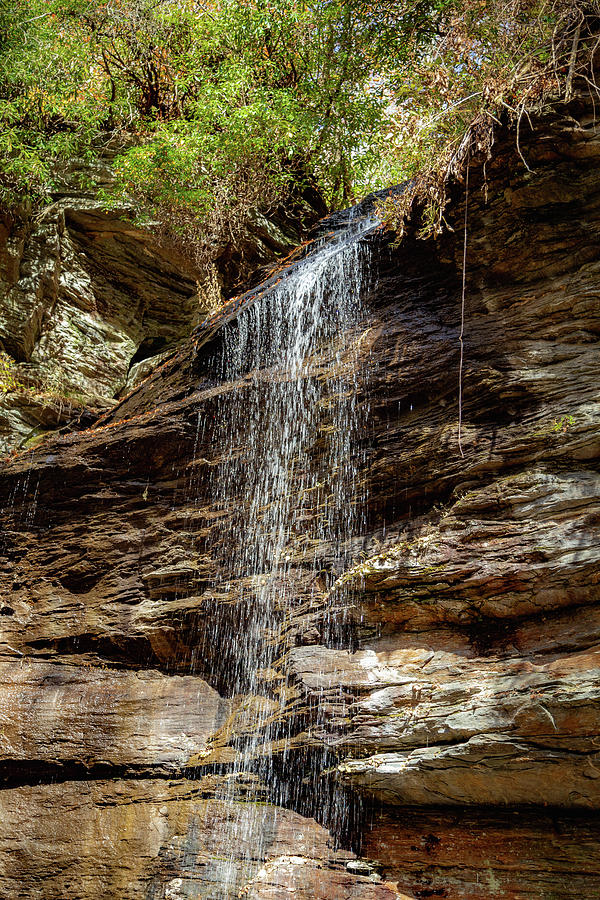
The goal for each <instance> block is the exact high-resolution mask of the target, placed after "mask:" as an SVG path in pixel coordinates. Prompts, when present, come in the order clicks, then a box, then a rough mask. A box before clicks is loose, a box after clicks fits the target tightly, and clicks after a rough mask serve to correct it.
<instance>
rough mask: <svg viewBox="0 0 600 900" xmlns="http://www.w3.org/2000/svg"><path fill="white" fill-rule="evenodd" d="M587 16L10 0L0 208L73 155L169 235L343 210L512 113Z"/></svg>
mask: <svg viewBox="0 0 600 900" xmlns="http://www.w3.org/2000/svg"><path fill="white" fill-rule="evenodd" d="M592 5H595V4H592ZM584 15H585V13H584V11H582V8H580V7H579V5H578V4H577V3H575V2H570V0H567V2H563V0H560V2H559V0H467V2H458V0H0V52H1V55H0V203H2V204H3V205H4V206H11V205H14V204H16V203H18V202H20V201H21V200H22V199H23V198H24V197H28V198H30V199H33V200H34V201H35V200H41V199H43V198H47V197H49V196H51V194H52V191H53V190H55V189H56V185H57V179H59V178H60V172H61V168H62V167H64V166H65V165H66V164H67V163H68V161H69V160H70V159H72V158H73V157H80V158H84V159H85V158H87V159H89V160H90V161H91V160H93V159H95V158H96V157H97V156H98V155H100V154H101V153H102V152H103V148H106V146H111V147H118V148H120V152H119V153H118V154H117V156H116V159H115V161H114V165H115V169H116V173H117V181H116V184H115V185H114V187H113V188H112V192H111V195H110V197H109V196H107V202H115V201H116V200H118V199H119V198H120V199H123V198H133V199H134V200H136V202H137V203H138V204H139V205H140V206H141V207H143V208H144V209H146V210H147V211H148V213H149V214H151V215H153V216H155V217H158V219H159V220H161V221H163V222H167V223H170V226H169V227H170V228H171V230H172V231H174V232H175V233H177V232H178V231H179V232H180V233H181V234H188V235H189V233H190V229H191V232H194V228H197V224H198V223H204V226H203V227H204V231H205V234H207V235H208V236H209V238H210V240H213V241H217V242H218V241H219V240H222V239H223V235H224V233H225V232H227V230H228V229H229V230H231V228H232V227H233V225H234V224H235V221H236V220H239V219H243V217H244V216H245V215H247V213H248V212H249V210H250V209H251V208H252V207H253V206H256V205H257V204H259V205H260V204H262V205H263V207H264V206H268V204H269V203H272V202H275V201H276V200H277V199H278V198H279V197H281V196H283V195H284V194H285V193H286V192H289V190H290V189H291V187H292V185H293V186H295V187H296V188H298V187H299V186H300V187H310V189H311V190H313V191H316V192H318V193H319V194H320V195H321V197H322V198H324V200H325V202H326V203H327V204H328V205H329V206H331V207H336V206H339V205H342V204H345V203H348V202H349V201H351V200H352V199H353V198H354V197H355V196H357V195H360V194H362V193H365V192H366V191H368V190H369V189H372V188H374V187H382V186H384V185H385V184H387V183H391V182H393V181H397V180H400V179H401V178H404V177H408V176H412V175H414V173H415V172H416V171H417V170H418V169H419V167H422V165H423V162H424V161H425V162H432V161H434V160H435V158H436V156H438V155H439V154H443V152H444V151H445V149H447V147H448V146H451V145H452V142H453V141H455V140H457V139H459V137H460V134H461V133H462V132H464V128H465V127H466V125H468V122H469V121H470V120H471V119H472V118H473V116H474V115H476V114H477V112H478V111H479V110H480V109H481V108H482V107H483V106H484V105H485V104H488V106H489V105H490V103H491V104H492V105H493V104H496V105H498V104H499V103H500V102H502V103H504V104H508V105H510V101H512V102H515V100H514V97H509V96H508V95H509V93H510V90H509V87H508V86H509V85H511V84H513V82H514V83H516V80H518V79H517V78H516V76H517V73H519V72H520V74H521V75H522V72H521V70H520V69H519V67H521V69H523V67H524V69H523V71H527V72H529V73H531V72H533V74H534V76H536V77H537V75H539V72H540V71H541V70H542V69H544V67H545V66H546V67H547V65H548V60H549V58H550V56H551V55H552V54H554V55H555V56H556V48H557V47H558V52H559V56H560V54H563V55H562V56H560V59H561V60H563V58H564V54H565V53H568V52H569V51H570V49H571V45H570V43H569V41H568V40H567V41H566V43H565V42H564V41H563V36H564V34H565V33H567V34H568V35H571V33H572V31H573V29H574V28H576V24H577V21H578V16H579V17H583V16H584ZM561 29H562V30H561ZM569 29H570V30H569ZM561 41H563V43H561ZM563 44H564V46H563ZM553 61H554V62H556V59H554V60H553ZM555 68H556V67H555ZM534 80H535V79H534ZM532 84H533V82H532ZM536 84H538V87H536V88H535V90H538V88H539V79H538V81H537V82H536ZM532 90H533V89H532ZM490 98H491V100H490Z"/></svg>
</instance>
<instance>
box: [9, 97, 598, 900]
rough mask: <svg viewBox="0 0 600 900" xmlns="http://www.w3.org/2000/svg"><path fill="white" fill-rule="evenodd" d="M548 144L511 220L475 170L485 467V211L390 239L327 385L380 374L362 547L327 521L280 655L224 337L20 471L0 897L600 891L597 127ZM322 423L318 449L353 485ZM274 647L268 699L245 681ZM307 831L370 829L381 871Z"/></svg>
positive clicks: (281, 616)
mask: <svg viewBox="0 0 600 900" xmlns="http://www.w3.org/2000/svg"><path fill="white" fill-rule="evenodd" d="M534 126H535V129H536V131H535V133H533V134H527V130H526V128H525V127H524V129H523V133H522V135H521V146H522V150H523V152H524V153H525V154H526V156H527V159H528V160H529V163H530V165H531V168H532V169H533V172H531V173H528V172H527V171H526V170H525V169H524V168H523V166H522V164H521V163H520V162H519V159H518V154H517V152H516V148H515V144H514V135H510V134H507V133H502V132H500V133H499V135H498V140H497V144H496V146H495V148H494V150H493V155H492V158H491V159H490V160H489V161H488V164H487V167H486V171H487V182H488V183H487V196H488V200H487V202H486V195H485V192H484V191H482V190H481V186H482V171H481V168H480V166H479V164H478V163H474V165H473V170H472V173H471V175H472V177H471V188H470V191H471V196H470V203H469V209H470V212H469V230H468V250H469V253H468V259H469V265H468V272H467V275H468V287H469V289H468V292H467V303H466V317H465V372H464V397H463V410H462V414H463V423H464V425H463V433H462V447H463V451H464V456H463V455H461V452H460V449H459V447H458V443H457V420H458V406H457V372H458V341H457V337H458V332H459V327H460V276H461V271H460V268H461V237H462V235H461V233H460V229H461V224H460V223H461V222H462V216H463V208H462V200H461V192H460V189H459V188H458V187H457V188H456V197H455V201H454V203H453V205H452V206H451V208H450V210H449V213H448V218H449V221H450V224H452V225H453V226H454V227H455V229H456V230H455V232H454V233H452V232H449V233H447V234H445V235H443V236H441V237H440V239H439V240H438V241H437V242H434V241H430V242H424V243H423V242H417V241H413V240H412V239H411V238H410V236H409V237H408V238H406V239H405V240H404V241H403V242H402V244H401V245H400V247H393V246H390V242H389V239H388V237H387V236H386V235H384V234H382V233H381V232H378V233H376V234H374V235H372V236H371V237H370V238H369V242H370V246H371V250H372V257H373V266H374V269H375V268H376V269H377V273H378V280H377V284H374V285H372V288H371V290H370V292H369V296H368V298H367V305H368V310H367V317H366V320H365V322H364V323H362V324H361V326H360V328H359V329H355V330H353V331H352V332H351V333H348V334H346V335H339V336H337V337H336V339H335V341H333V342H331V343H330V344H328V345H326V346H323V348H322V350H321V352H320V355H319V356H318V357H315V358H314V359H312V360H311V366H310V370H309V371H308V372H307V374H306V377H307V378H313V379H315V380H321V381H326V380H327V379H328V377H329V376H330V375H331V373H332V372H333V371H334V369H335V367H336V366H338V367H339V366H340V365H341V364H344V363H345V364H349V363H348V360H352V359H353V358H355V357H356V353H355V355H354V357H353V356H352V354H351V353H350V352H349V351H348V352H345V351H346V350H348V348H349V347H354V350H355V351H356V349H357V348H358V357H359V359H358V365H357V369H356V372H355V373H354V377H355V379H356V384H357V390H358V396H359V398H360V400H361V402H362V403H364V404H365V406H366V407H368V424H367V426H366V428H365V431H364V433H363V434H361V435H360V441H359V443H360V447H359V448H358V449H357V450H356V461H357V469H358V475H357V484H356V492H357V494H358V495H360V494H361V493H362V492H363V491H364V490H366V492H367V495H368V500H369V503H368V509H367V511H366V519H365V526H364V528H363V529H362V532H361V534H360V535H359V536H357V537H356V538H355V539H354V540H352V541H351V542H350V544H349V545H348V546H346V547H340V546H338V545H337V544H336V542H335V540H328V541H326V540H318V539H316V538H312V537H311V535H314V533H315V530H313V531H312V532H311V527H313V526H314V523H315V522H318V520H319V515H320V511H319V503H320V499H321V501H322V497H321V498H320V499H319V497H317V498H316V499H315V501H314V505H313V506H311V505H310V504H309V503H308V502H307V501H305V503H304V507H303V509H304V519H303V527H302V529H298V531H297V533H296V536H295V538H294V540H293V542H292V544H291V546H290V548H289V558H290V560H291V572H290V577H289V580H288V583H287V585H286V586H285V588H286V590H285V592H284V591H281V592H280V593H281V594H282V595H283V594H284V593H285V594H286V596H285V599H281V602H278V605H276V609H275V617H276V620H277V625H278V628H277V629H273V630H272V631H270V632H269V633H268V634H262V635H259V636H256V635H254V636H252V629H251V625H252V622H253V621H254V620H253V615H254V612H253V609H254V604H255V602H256V596H257V591H258V585H259V582H260V579H261V578H264V577H265V573H262V572H248V573H245V574H244V575H243V576H239V577H238V575H236V574H235V573H234V567H233V564H232V560H233V559H234V558H235V555H236V553H237V552H238V551H239V548H236V547H221V546H220V545H219V535H221V534H222V533H223V531H222V522H223V520H224V519H229V518H232V519H233V518H234V517H235V516H236V515H237V514H238V512H239V508H240V507H241V505H242V504H243V503H244V502H247V498H246V497H245V496H244V486H243V485H241V484H240V485H236V486H235V489H232V493H231V496H230V497H229V498H228V504H226V505H223V504H222V503H220V500H219V498H217V497H215V496H214V492H213V491H212V489H211V483H212V482H211V477H210V473H211V472H212V471H213V470H214V467H215V466H218V465H219V464H220V461H221V460H220V455H221V454H222V452H223V450H222V447H220V446H219V441H218V437H219V431H218V425H217V424H216V422H217V421H221V422H222V421H227V412H228V410H230V409H231V408H232V407H231V406H230V404H234V403H235V402H237V403H244V402H245V401H246V400H247V401H248V402H250V401H251V400H254V399H256V398H257V397H258V398H259V399H260V398H261V397H263V396H264V393H263V392H265V391H266V390H267V388H268V379H269V373H268V372H267V373H265V375H264V377H262V378H258V379H256V380H252V379H250V378H242V379H241V380H240V381H238V382H235V383H223V381H222V379H221V378H220V376H219V370H218V365H217V363H216V362H215V359H216V358H218V351H219V348H220V347H221V346H222V345H221V338H220V332H219V331H218V327H217V326H218V325H219V323H218V322H216V323H215V322H213V323H212V325H211V331H210V335H208V337H210V338H211V342H209V343H206V344H203V339H204V338H206V337H207V335H206V334H205V335H204V338H203V334H202V332H197V333H196V334H195V335H194V337H193V339H190V340H189V341H188V342H186V343H184V344H182V346H181V348H180V351H179V354H178V356H177V357H176V358H173V359H171V360H167V361H166V364H165V365H164V366H163V367H162V368H161V369H159V370H157V371H155V372H154V373H153V374H152V375H151V376H150V378H149V379H148V380H147V381H146V382H144V384H142V385H141V386H140V387H138V388H137V389H136V390H135V391H134V392H133V393H132V394H131V395H130V396H128V397H127V398H125V399H124V400H123V401H122V402H121V403H120V404H119V406H118V407H117V408H116V409H114V410H113V411H112V412H110V413H109V414H108V415H107V416H105V417H104V418H103V419H102V420H100V422H99V423H98V425H97V426H95V427H93V428H91V429H89V430H87V431H81V432H79V433H68V434H67V433H65V434H62V435H57V436H54V437H50V438H49V439H47V440H46V441H45V442H44V443H43V444H41V445H40V446H37V447H35V448H32V449H30V450H28V451H26V452H24V453H21V454H19V455H17V456H15V457H14V458H12V459H11V460H9V461H7V463H6V465H5V466H4V471H3V477H2V480H1V481H0V507H1V514H0V515H1V526H2V532H1V539H0V559H1V563H2V565H1V571H0V596H1V602H2V605H1V607H0V615H1V619H0V622H1V626H2V627H1V629H0V654H1V659H2V667H1V668H2V672H1V676H2V677H1V681H0V697H2V698H4V699H3V700H2V712H3V715H5V716H6V717H7V722H8V724H7V730H6V732H5V733H4V735H5V737H4V738H3V740H4V743H3V744H2V747H3V774H4V778H5V788H4V790H3V791H2V795H1V796H2V802H3V803H4V807H3V809H4V810H5V812H4V813H3V816H2V819H1V821H0V842H4V846H5V848H6V855H5V857H6V864H5V868H4V870H3V874H2V878H3V883H2V891H3V892H4V895H5V896H7V897H8V898H12V897H32V898H40V900H41V898H44V900H45V898H56V900H58V898H59V897H60V898H61V900H62V898H64V897H65V896H69V897H73V898H75V897H79V896H81V897H82V898H83V897H94V896H100V895H101V896H103V897H107V898H108V897H111V898H113V897H114V898H115V900H125V898H127V897H132V898H133V897H143V898H165V900H181V898H191V897H202V898H204V897H206V900H208V898H213V897H234V896H236V893H237V892H239V890H244V891H245V894H242V896H249V897H254V898H258V897H264V898H267V897H269V898H280V897H281V898H283V897H288V896H296V897H306V898H307V900H308V897H312V896H314V897H320V896H322V897H323V900H326V898H328V897H332V898H336V900H337V898H338V897H339V898H347V897H348V898H363V897H365V898H367V897H368V898H373V900H375V898H377V900H380V898H381V900H383V898H388V897H390V896H394V894H399V895H401V896H402V895H404V896H408V897H412V898H422V897H431V896H441V897H446V898H448V900H459V898H463V897H468V898H471V897H472V898H487V897H490V898H491V897H501V898H507V900H508V898H515V897H523V898H530V897H533V898H547V897H556V898H561V900H562V898H576V897H577V898H579V897H582V896H590V897H593V896H596V894H598V893H599V892H600V887H599V885H600V866H599V864H598V859H599V858H600V857H599V854H598V834H599V829H598V824H599V823H598V807H599V803H600V794H599V789H600V788H599V786H600V728H599V724H600V723H599V717H600V711H599V710H600V704H599V696H598V692H599V687H598V685H599V679H598V675H599V671H598V670H599V666H598V659H599V656H598V653H599V648H600V645H599V641H598V626H599V625H600V604H599V599H600V597H599V586H598V581H599V572H600V565H599V563H600V541H599V540H598V524H599V511H600V500H599V497H600V485H599V479H600V476H599V467H598V459H599V457H600V452H599V451H600V429H599V428H598V413H599V411H600V404H599V403H598V395H597V388H598V372H599V371H600V353H599V351H598V335H599V333H600V291H599V288H598V273H599V271H600V262H599V260H600V237H599V235H600V228H599V226H600V221H599V216H598V210H599V209H600V203H599V199H600V168H599V167H598V159H599V158H600V153H599V149H600V129H599V128H598V126H597V124H596V122H595V120H594V118H593V113H592V111H591V110H590V108H589V106H588V105H587V103H586V102H584V101H583V100H581V99H578V100H576V101H574V102H573V103H572V104H571V106H570V107H569V108H568V109H562V110H559V111H558V112H557V113H556V114H553V115H548V116H547V117H546V118H545V119H544V120H543V121H539V122H535V123H534ZM540 136H543V140H541V139H540ZM457 232H458V234H457ZM15 252H16V251H15ZM90 252H91V251H90ZM13 269H14V266H13ZM46 281H47V282H48V284H50V283H51V282H52V279H51V278H50V276H49V277H48V279H46ZM52 283H53V282H52ZM44 284H46V282H44ZM44 290H46V288H44ZM36 302H37V301H36ZM40 302H42V301H40ZM36 309H37V306H36ZM35 315H36V313H35V310H33V308H32V310H29V311H28V312H27V316H26V317H25V318H24V321H25V319H26V321H27V322H30V323H34V324H35V321H34V320H35ZM27 327H28V328H30V331H31V328H33V325H31V326H29V325H28V326H27ZM27 333H28V334H29V332H27ZM31 333H33V332H31ZM194 341H195V344H196V346H197V347H199V348H200V349H199V351H198V353H196V352H195V350H194ZM25 343H26V336H25V332H23V338H22V345H23V348H24V347H25ZM334 345H335V346H334ZM23 352H24V351H23ZM27 352H29V351H27ZM32 352H33V351H32ZM280 377H283V376H280ZM322 414H323V417H322V420H321V423H320V430H319V433H318V434H317V435H316V436H315V438H314V444H313V445H312V446H311V447H310V448H307V454H306V456H307V459H311V460H314V461H316V462H315V465H320V466H321V470H320V471H321V473H322V478H321V486H322V489H323V490H325V489H326V486H327V484H328V480H329V479H330V473H329V472H328V470H327V466H328V465H329V460H328V457H327V454H326V453H325V452H324V451H323V447H324V446H326V435H327V433H328V432H327V429H328V428H330V427H331V426H330V423H329V421H328V418H327V409H326V408H325V406H324V408H323V410H322ZM238 452H239V453H240V455H241V458H242V459H246V457H244V453H246V454H247V448H246V447H244V446H240V447H239V448H238ZM247 464H248V465H251V464H252V460H251V459H248V460H247ZM305 464H306V465H308V464H309V463H308V462H307V463H305ZM299 480H301V479H299ZM311 523H312V524H311ZM348 559H350V563H349V564H348ZM252 640H254V641H256V642H258V643H259V644H260V646H261V647H263V646H264V647H266V648H267V650H268V652H267V653H266V654H265V656H266V658H267V664H266V665H265V668H264V670H263V671H261V672H260V673H259V674H258V677H257V678H256V679H255V681H254V684H253V690H254V692H255V696H251V697H249V696H246V694H247V693H248V690H249V688H248V686H247V685H246V686H245V685H243V684H242V685H241V687H240V686H239V685H238V686H237V687H236V689H235V690H234V688H233V686H232V685H233V683H234V682H233V675H232V673H233V672H236V671H238V669H239V668H240V667H239V662H240V659H241V658H242V657H243V656H244V654H246V655H248V656H249V657H251V655H252V653H253V652H254V651H253V647H252V644H251V642H252ZM103 667H104V668H103ZM241 668H242V669H243V666H242V667H241ZM244 691H245V693H244ZM232 695H234V696H232ZM259 712H260V713H261V714H260V715H259ZM17 713H20V715H19V717H18V718H17ZM261 729H264V732H263V731H262V730H261ZM61 732H62V734H61ZM59 738H60V739H59ZM252 742H254V743H253V744H252ZM249 743H250V744H252V746H253V748H254V749H253V752H252V753H251V754H247V755H246V764H247V767H248V768H247V770H242V768H241V763H242V761H243V759H244V757H243V753H242V752H241V751H242V749H243V748H244V747H246V746H247V745H248V744H249ZM269 754H273V768H272V770H270V771H267V769H268V766H266V765H265V762H264V761H265V759H267V758H268V757H269ZM184 771H185V772H186V773H187V774H188V776H189V779H187V780H183V779H181V780H177V781H168V780H167V777H168V775H169V774H171V773H173V772H175V773H176V774H177V775H178V776H179V775H181V773H183V772H184ZM265 774H266V775H268V776H270V780H269V778H266V780H265V779H264V776H265ZM134 775H136V776H141V775H143V776H144V778H140V777H133V776H134ZM58 776H59V777H60V778H61V781H60V783H57V784H53V783H51V782H52V781H53V779H55V778H57V777H58ZM192 777H197V778H199V779H200V780H199V781H198V782H197V783H196V782H194V781H193V780H192ZM206 779H209V780H208V781H207V780H206ZM219 779H223V780H219ZM40 781H41V782H43V783H40V784H38V782H40ZM265 797H266V798H267V799H268V800H269V801H270V802H269V803H268V804H267V805H263V803H264V799H265ZM232 798H235V799H232ZM232 803H235V804H245V805H241V806H240V805H238V806H235V807H233V806H232V805H231V804H232ZM361 804H362V805H361ZM507 805H508V806H509V807H510V809H507V808H506V807H507ZM283 807H288V808H287V809H284V808H283ZM163 809H166V812H164V813H163V812H161V810H163ZM234 809H235V814H234V813H233V812H232V810H234ZM293 809H295V810H296V811H293ZM242 813H243V814H242ZM312 815H318V817H319V818H320V820H321V822H322V823H323V825H324V826H326V828H330V829H331V831H336V832H337V833H338V834H339V836H340V837H341V839H343V840H344V841H345V846H353V847H354V848H355V849H358V847H359V844H360V840H361V836H362V840H363V849H362V851H361V852H362V853H363V854H364V856H366V857H368V858H369V859H371V860H373V861H374V863H373V866H374V869H373V875H366V874H358V873H357V872H356V871H351V869H348V868H346V864H347V863H348V862H351V861H352V857H351V854H349V852H348V851H334V850H332V847H331V846H329V845H328V841H330V840H331V838H330V837H329V836H328V834H329V833H328V831H327V830H326V828H325V827H323V826H322V825H317V824H316V823H315V822H314V821H313V820H312V819H311V816H312ZM259 821H261V822H262V825H261V826H260V828H258V826H257V822H259ZM240 822H245V823H246V824H245V825H244V826H243V827H242V828H241V830H240V828H239V827H238V830H237V831H236V827H237V826H236V825H235V823H237V825H238V826H239V823H240ZM194 823H196V824H194ZM206 823H209V824H206ZM18 828H19V829H20V831H21V834H20V836H17V837H16V838H15V834H16V831H17V830H18ZM253 829H254V830H253ZM256 829H258V830H256ZM261 829H262V830H261ZM259 832H260V834H262V835H263V838H262V839H261V840H264V844H263V846H258V848H257V849H256V850H255V849H254V848H252V852H251V853H250V854H249V853H248V849H249V843H252V841H254V839H255V835H256V834H258V833H259ZM265 835H266V837H264V836H265ZM256 839H257V840H258V838H256ZM223 847H225V848H226V850H225V851H223ZM250 859H251V863H250V862H249V860H250ZM77 860H79V862H77ZM224 860H225V862H227V861H228V860H234V862H232V863H231V866H232V869H231V871H233V870H235V876H232V880H231V881H230V882H229V883H227V878H226V876H225V875H224V874H223V865H225V862H224ZM236 860H237V861H236ZM227 865H229V863H228V862H227ZM228 871H229V869H228ZM366 871H371V870H370V869H369V867H368V866H367V867H366V869H365V872H366ZM378 873H379V875H381V877H382V879H383V881H378V880H377V877H378ZM396 884H397V888H396V887H393V885H396ZM294 891H295V892H296V893H295V894H294ZM319 891H322V893H321V894H319V893H318V892H319Z"/></svg>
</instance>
